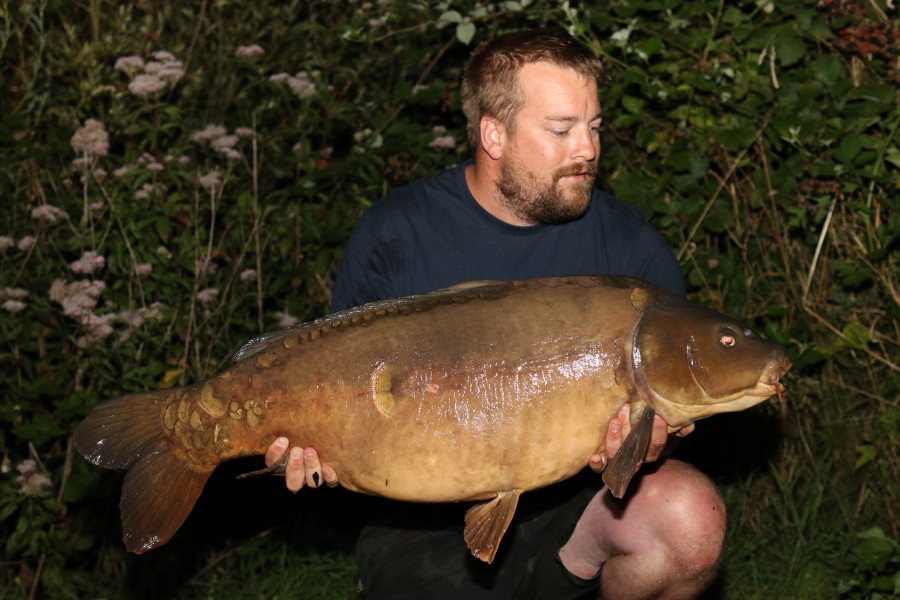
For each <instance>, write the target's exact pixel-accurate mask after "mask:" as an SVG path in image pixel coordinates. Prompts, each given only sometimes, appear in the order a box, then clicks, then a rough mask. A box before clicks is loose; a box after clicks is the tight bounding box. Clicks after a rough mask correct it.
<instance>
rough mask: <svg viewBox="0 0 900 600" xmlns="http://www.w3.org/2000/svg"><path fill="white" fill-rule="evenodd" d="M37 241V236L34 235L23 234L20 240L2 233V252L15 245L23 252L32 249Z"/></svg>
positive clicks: (0, 238)
mask: <svg viewBox="0 0 900 600" xmlns="http://www.w3.org/2000/svg"><path fill="white" fill-rule="evenodd" d="M36 243H37V238H36V237H34V236H33V235H26V236H22V239H20V240H19V241H18V242H16V241H15V240H14V239H13V238H11V237H10V236H8V235H0V252H4V251H6V250H9V249H10V248H12V247H13V246H15V247H17V248H18V249H19V250H21V251H22V252H27V251H29V250H31V249H32V248H33V247H34V245H35V244H36Z"/></svg>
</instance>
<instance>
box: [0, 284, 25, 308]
mask: <svg viewBox="0 0 900 600" xmlns="http://www.w3.org/2000/svg"><path fill="white" fill-rule="evenodd" d="M28 296H30V293H29V292H28V290H25V289H22V288H9V287H8V288H4V289H2V290H0V300H3V304H2V306H3V310H5V311H6V312H8V313H10V314H14V315H15V314H17V313H20V312H22V311H23V310H25V309H26V308H27V306H28V305H26V304H25V302H23V301H24V300H25V299H26V298H27V297H28Z"/></svg>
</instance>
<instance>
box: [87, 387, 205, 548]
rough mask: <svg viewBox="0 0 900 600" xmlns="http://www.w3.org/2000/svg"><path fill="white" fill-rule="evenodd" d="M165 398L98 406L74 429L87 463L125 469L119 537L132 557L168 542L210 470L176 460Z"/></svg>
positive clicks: (164, 393) (148, 396) (160, 393)
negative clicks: (126, 471)
mask: <svg viewBox="0 0 900 600" xmlns="http://www.w3.org/2000/svg"><path fill="white" fill-rule="evenodd" d="M171 394H172V390H156V391H151V392H142V393H138V394H131V395H128V396H123V397H121V398H116V399H115V400H108V401H106V402H102V403H100V404H98V405H97V407H96V408H94V410H93V411H92V412H91V414H89V415H88V416H87V418H86V419H85V420H84V421H82V422H81V423H80V424H79V425H78V427H77V428H76V429H75V447H76V448H78V451H79V452H81V454H82V455H83V456H84V457H85V458H86V459H87V460H88V461H90V462H91V463H93V464H95V465H97V466H99V467H104V468H106V469H127V470H128V473H127V474H126V475H125V483H124V484H123V486H122V499H121V501H120V502H119V509H120V511H121V513H122V539H123V541H124V542H125V546H126V548H128V550H129V551H130V552H135V553H137V554H141V553H143V552H146V551H147V550H150V549H152V548H155V547H157V546H160V545H162V544H165V543H166V542H167V541H169V539H170V538H171V537H172V536H173V535H174V534H175V532H176V531H178V528H179V527H181V524H182V523H184V520H185V519H186V518H187V516H188V514H189V513H190V512H191V509H192V508H193V507H194V504H195V503H196V501H197V498H198V497H199V496H200V492H201V491H203V486H204V485H205V484H206V480H207V479H209V476H210V475H211V474H212V471H213V469H214V467H212V468H209V469H208V470H202V469H200V470H198V467H197V465H191V466H190V467H189V466H188V465H187V464H185V463H184V462H183V461H181V460H180V459H179V458H178V455H177V454H176V450H175V447H174V446H173V439H172V437H171V436H170V435H169V432H168V431H167V429H166V428H165V425H164V422H163V411H164V410H165V407H166V404H167V403H168V399H169V398H170V397H171ZM191 467H193V468H191Z"/></svg>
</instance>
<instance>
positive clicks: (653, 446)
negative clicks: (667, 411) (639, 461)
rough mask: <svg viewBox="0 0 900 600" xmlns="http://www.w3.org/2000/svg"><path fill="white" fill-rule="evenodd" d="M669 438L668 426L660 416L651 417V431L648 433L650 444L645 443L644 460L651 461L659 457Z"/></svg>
mask: <svg viewBox="0 0 900 600" xmlns="http://www.w3.org/2000/svg"><path fill="white" fill-rule="evenodd" d="M668 439H669V426H668V425H666V422H665V421H663V420H662V417H660V416H659V415H656V416H655V417H654V418H653V432H652V433H651V434H650V444H648V445H647V454H646V455H645V457H644V462H653V461H654V460H656V459H658V458H659V455H660V454H662V451H663V449H664V448H665V447H666V442H667V441H668Z"/></svg>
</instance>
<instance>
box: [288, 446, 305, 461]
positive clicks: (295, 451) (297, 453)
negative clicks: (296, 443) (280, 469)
mask: <svg viewBox="0 0 900 600" xmlns="http://www.w3.org/2000/svg"><path fill="white" fill-rule="evenodd" d="M291 460H303V451H302V450H300V448H291Z"/></svg>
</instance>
